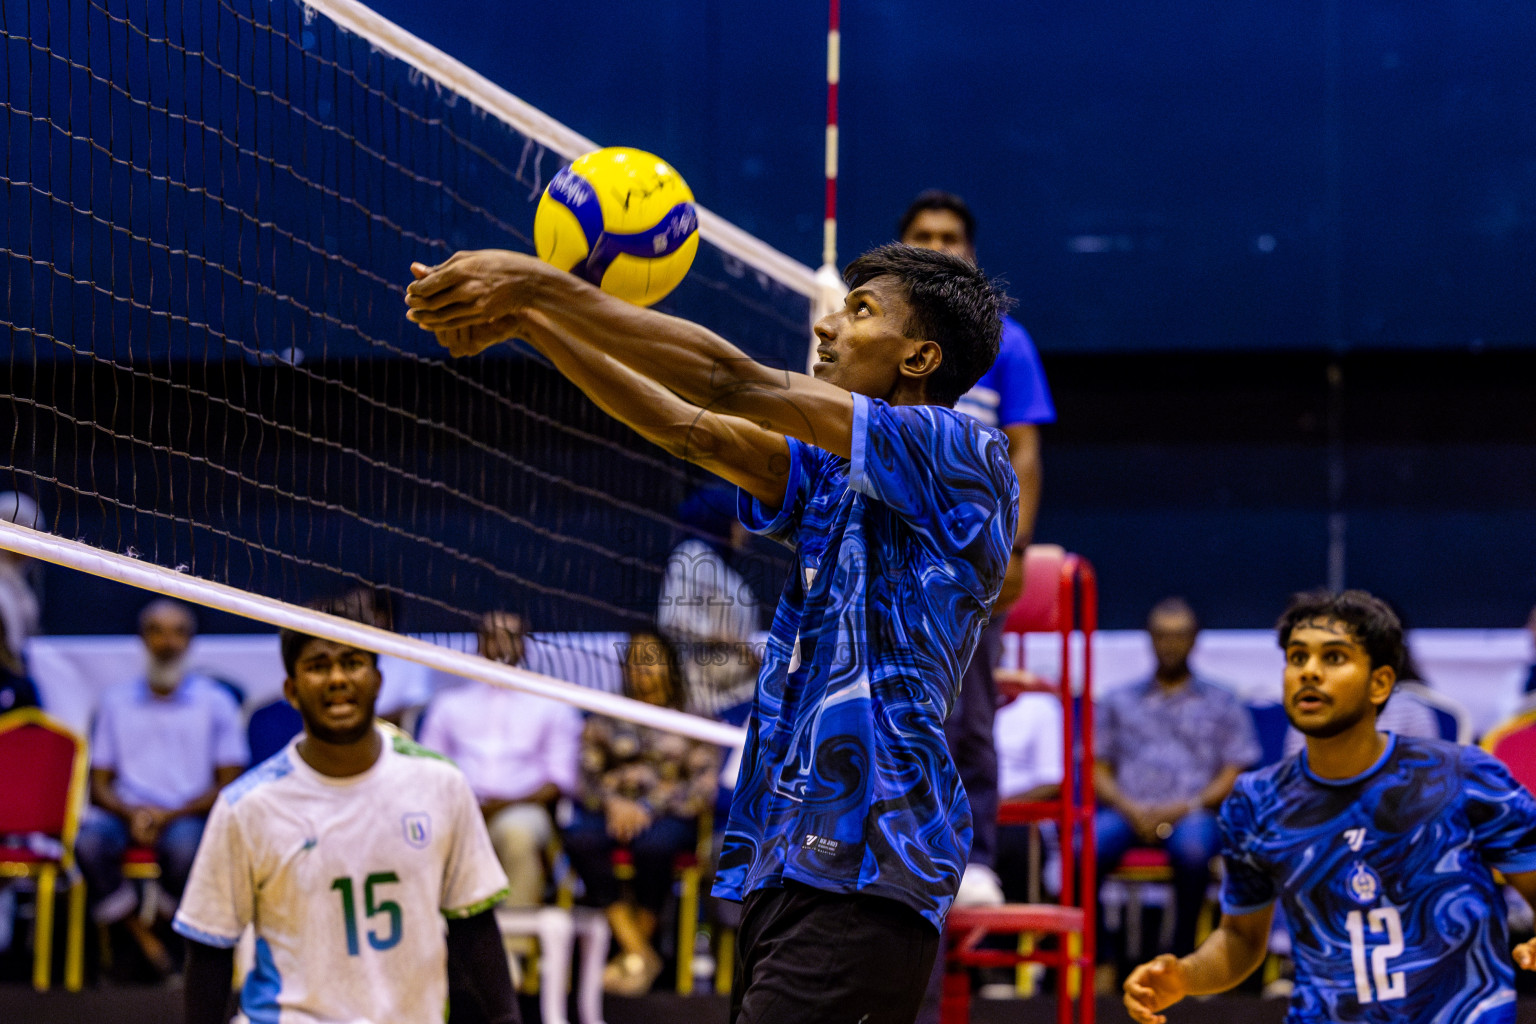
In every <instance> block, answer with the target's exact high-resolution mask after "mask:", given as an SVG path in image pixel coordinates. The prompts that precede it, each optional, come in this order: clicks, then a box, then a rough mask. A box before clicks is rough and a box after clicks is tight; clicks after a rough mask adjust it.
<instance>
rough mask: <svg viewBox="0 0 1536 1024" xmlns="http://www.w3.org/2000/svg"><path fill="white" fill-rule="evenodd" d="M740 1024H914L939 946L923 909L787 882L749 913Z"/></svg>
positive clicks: (738, 1000) (739, 964) (737, 985)
mask: <svg viewBox="0 0 1536 1024" xmlns="http://www.w3.org/2000/svg"><path fill="white" fill-rule="evenodd" d="M738 936H739V943H738V945H739V954H738V956H737V959H736V976H735V978H734V979H733V984H732V985H731V1024H790V1022H792V1024H815V1022H821V1021H824V1022H826V1024H912V1021H914V1020H915V1019H916V1018H917V1011H918V1009H919V1008H920V1007H921V1006H922V1002H923V991H924V989H926V988H927V985H928V975H929V973H930V972H931V971H932V970H933V959H934V957H935V956H936V955H937V954H938V950H939V932H938V929H936V928H935V927H934V926H933V925H932V924H930V923H929V922H928V920H927V919H926V918H924V917H923V916H922V915H921V914H919V913H918V912H917V911H915V910H913V909H912V908H911V907H908V906H907V905H906V904H904V903H898V902H897V901H896V900H891V899H886V898H884V897H882V896H863V895H859V894H857V893H852V894H845V893H836V892H825V891H823V890H821V889H813V888H811V887H810V886H808V885H802V884H800V883H798V882H787V883H785V886H784V888H782V889H759V890H758V891H756V892H754V893H752V894H751V895H749V896H748V897H747V899H746V903H745V904H744V906H743V908H742V917H741V928H740V930H739V932H738Z"/></svg>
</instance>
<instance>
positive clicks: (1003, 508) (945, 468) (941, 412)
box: [848, 395, 1019, 605]
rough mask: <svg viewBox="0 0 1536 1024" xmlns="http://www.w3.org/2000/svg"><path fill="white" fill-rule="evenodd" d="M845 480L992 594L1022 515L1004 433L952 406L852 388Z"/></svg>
mask: <svg viewBox="0 0 1536 1024" xmlns="http://www.w3.org/2000/svg"><path fill="white" fill-rule="evenodd" d="M848 486H849V487H851V488H853V489H854V490H856V491H858V492H859V493H861V494H863V495H865V496H866V497H869V498H873V499H874V500H876V501H878V502H881V503H882V504H884V505H886V506H887V507H889V508H890V509H891V510H892V511H894V512H895V513H896V514H897V515H898V516H900V517H901V518H902V519H904V520H906V521H907V523H908V525H910V526H911V527H912V529H913V530H914V531H915V532H916V533H917V534H918V535H919V536H920V537H922V538H923V539H924V540H925V541H926V542H927V543H928V544H929V545H931V547H932V550H934V551H936V552H937V553H939V554H940V555H942V556H945V557H948V558H953V559H955V563H956V564H955V565H954V570H955V571H956V572H957V574H964V575H967V576H968V577H969V578H963V579H961V580H960V582H961V585H962V586H964V587H965V588H966V589H967V590H969V591H970V592H971V593H972V594H974V595H975V596H976V597H977V598H978V599H979V600H983V601H985V602H986V603H987V604H989V605H990V604H991V602H992V601H993V600H995V599H996V597H997V591H998V588H999V587H1000V586H1001V585H1002V573H1003V569H1004V567H1005V566H1006V565H1007V563H1008V552H1009V551H1010V549H1011V548H1012V547H1013V535H1014V527H1015V525H1016V523H1017V521H1018V516H1019V480H1018V477H1017V476H1015V475H1014V472H1013V467H1012V466H1011V465H1010V464H1009V462H1008V445H1007V442H1006V441H1005V440H1004V439H1003V437H1002V435H1000V434H998V433H997V432H995V431H992V430H987V429H985V428H982V427H979V426H977V424H976V423H975V422H973V421H972V420H970V419H968V418H967V417H965V416H962V415H960V414H959V413H956V412H954V411H953V410H951V409H944V408H941V407H939V406H933V405H903V406H891V405H887V404H886V403H884V402H882V401H879V400H878V399H872V398H867V397H865V396H864V395H854V396H853V452H852V460H851V464H850V466H849V469H848ZM961 565H965V566H969V570H968V571H967V570H963V569H961V568H960V566H961Z"/></svg>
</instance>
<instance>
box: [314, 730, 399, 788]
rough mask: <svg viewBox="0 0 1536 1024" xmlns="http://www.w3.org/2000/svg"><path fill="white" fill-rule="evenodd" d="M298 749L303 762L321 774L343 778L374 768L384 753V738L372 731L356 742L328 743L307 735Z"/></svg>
mask: <svg viewBox="0 0 1536 1024" xmlns="http://www.w3.org/2000/svg"><path fill="white" fill-rule="evenodd" d="M295 749H296V750H298V752H299V756H300V757H302V758H303V759H304V763H305V764H307V765H309V766H310V767H311V768H313V769H314V770H315V771H317V772H319V773H320V774H321V775H329V776H330V777H331V778H333V779H344V778H347V777H349V776H352V775H361V774H362V773H363V772H365V771H367V770H368V769H369V768H372V767H373V766H374V763H375V762H376V761H378V759H379V755H380V754H382V753H383V752H384V737H383V736H382V735H380V733H379V730H377V729H369V730H368V735H366V736H364V737H363V738H362V739H360V740H358V741H357V742H356V743H327V742H326V741H325V740H322V739H317V738H315V737H314V736H312V735H309V734H308V733H306V734H305V735H304V737H303V738H302V739H300V740H299V742H298V745H297V746H296V747H295Z"/></svg>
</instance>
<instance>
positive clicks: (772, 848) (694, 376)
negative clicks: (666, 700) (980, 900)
mask: <svg viewBox="0 0 1536 1024" xmlns="http://www.w3.org/2000/svg"><path fill="white" fill-rule="evenodd" d="M412 272H413V273H414V274H415V275H416V276H417V278H418V280H417V281H416V282H415V283H414V284H412V285H411V287H410V289H409V290H408V292H407V303H408V305H409V306H410V307H411V311H410V313H409V314H408V315H409V316H410V318H411V319H412V320H413V321H415V322H416V323H417V324H418V325H419V326H421V327H423V328H424V329H427V330H432V331H434V332H435V333H436V334H437V336H438V340H439V341H440V342H441V343H442V344H444V345H446V346H447V347H448V348H449V349H450V351H452V352H454V353H455V354H459V355H467V354H472V353H474V352H478V351H480V350H482V349H484V348H486V347H488V346H489V345H492V344H495V343H497V342H499V341H502V340H504V339H506V338H508V337H510V336H512V335H514V334H515V335H517V336H518V337H520V338H523V339H525V340H527V341H528V342H529V343H531V344H532V345H533V346H534V347H535V348H537V349H538V350H539V351H540V352H542V353H543V354H544V355H545V356H547V357H548V358H549V359H550V360H551V362H553V363H554V365H555V366H556V368H557V369H559V370H560V371H561V372H562V373H563V374H565V375H566V376H567V377H568V378H569V379H570V380H571V381H572V382H573V383H575V384H576V385H577V386H578V387H580V388H581V389H582V390H583V391H584V392H586V394H587V395H588V396H589V397H591V398H592V399H593V400H594V401H595V402H596V403H597V404H598V405H599V406H600V407H602V408H603V409H605V410H606V411H608V412H609V413H610V414H612V415H614V416H615V417H616V418H618V419H620V420H621V421H623V422H625V423H627V424H628V425H630V426H631V427H633V428H634V429H635V430H637V431H638V432H639V433H640V434H642V435H643V436H645V437H647V438H648V439H650V440H652V441H653V442H655V443H657V444H659V445H661V446H662V447H664V448H666V449H667V450H668V451H671V452H673V453H674V454H677V455H679V456H682V457H684V458H687V459H689V460H691V461H693V462H696V463H698V464H700V465H702V466H704V467H706V468H708V469H710V470H711V471H713V472H715V473H717V474H718V475H720V476H722V477H724V478H725V479H726V480H729V481H731V482H732V483H735V484H736V485H737V486H738V487H740V488H741V490H742V492H743V493H742V498H741V508H740V511H741V516H742V519H743V521H744V522H745V523H746V524H747V526H748V527H749V528H752V529H755V530H757V531H759V532H761V533H764V534H767V535H769V536H772V537H774V538H776V539H778V540H780V541H782V542H784V543H785V544H787V545H789V546H790V547H791V548H792V549H793V550H794V551H795V554H796V561H797V564H796V566H795V568H794V569H793V570H792V572H791V575H790V578H789V580H788V581H787V583H786V585H785V588H784V592H783V594H782V596H781V597H780V600H779V605H778V609H777V611H776V613H775V616H774V622H773V628H772V630H771V633H770V637H769V641H768V645H767V649H766V651H765V653H764V657H763V668H762V672H761V675H760V676H759V681H758V690H757V697H756V701H755V706H754V709H753V714H752V718H751V720H750V723H749V725H748V731H747V742H746V749H745V752H744V757H743V763H742V769H741V780H740V782H739V783H738V785H737V788H736V799H735V801H734V803H733V806H732V810H731V816H730V822H729V824H728V826H727V830H726V839H725V847H724V852H723V853H722V856H721V862H720V869H719V874H718V877H717V881H716V884H715V893H716V895H718V896H721V897H724V898H727V899H740V900H743V901H744V902H745V907H744V911H743V920H742V926H741V929H740V941H741V955H740V962H739V967H738V973H737V978H736V985H735V986H734V992H733V997H732V1014H731V1016H732V1019H733V1020H734V1021H738V1022H751V1024H758V1022H764V1021H780V1020H795V1021H823V1020H824V1021H829V1022H831V1021H838V1022H845V1021H857V1020H861V1019H862V1020H864V1021H867V1022H868V1024H879V1022H891V1024H896V1022H903V1024H905V1022H910V1021H911V1020H912V1019H913V1017H914V1016H915V1014H916V1012H917V1008H918V1004H919V1002H920V1001H921V998H922V994H923V989H924V987H925V985H926V982H927V980H928V974H929V970H930V969H931V966H932V963H933V958H934V956H935V953H936V951H937V947H938V930H939V928H940V927H941V926H942V924H943V920H944V916H945V914H946V912H947V911H948V909H949V907H950V905H951V903H952V902H953V900H954V897H955V893H956V890H957V889H958V887H959V883H960V875H961V872H962V870H963V869H964V865H965V860H966V854H967V852H968V849H969V847H970V842H971V812H970V808H969V806H968V804H967V802H966V799H965V793H964V791H963V790H962V788H961V786H960V781H959V777H958V775H957V773H956V771H955V767H954V764H953V761H952V760H951V758H950V756H949V752H948V749H947V747H946V745H945V741H944V731H943V723H944V718H945V716H946V715H947V714H948V712H949V710H950V707H951V706H952V705H953V703H954V700H955V694H956V690H957V687H958V683H959V679H960V673H961V671H962V670H963V669H964V667H965V665H966V664H967V662H968V661H969V660H970V658H971V654H972V652H973V650H974V649H975V646H976V641H977V637H978V636H979V634H980V632H981V628H982V626H983V625H984V623H985V622H986V618H987V615H988V612H989V611H990V609H991V607H992V605H993V603H994V602H995V601H996V599H997V596H998V593H999V591H1000V590H1001V587H1002V582H1003V574H1004V571H1005V567H1006V564H1007V559H1008V551H1009V548H1010V547H1011V545H1012V542H1013V538H1014V533H1015V523H1016V515H1017V504H1018V493H1017V488H1018V485H1017V480H1016V478H1015V475H1014V473H1013V470H1012V467H1011V466H1010V465H1009V463H1008V457H1007V448H1006V443H1005V442H1004V440H1003V438H1002V436H1001V435H1000V434H998V433H997V432H996V431H994V430H989V429H987V428H985V427H982V426H980V425H979V424H977V423H976V422H975V421H973V420H971V419H970V418H969V417H966V416H963V415H961V414H959V413H956V412H955V411H954V410H953V408H952V406H953V404H954V403H955V401H956V400H958V399H959V397H960V396H961V395H963V394H964V393H965V392H966V391H967V390H969V389H970V387H971V386H972V385H973V384H974V383H975V382H976V380H977V379H978V378H979V377H980V376H981V374H982V373H983V372H984V371H985V370H986V369H987V368H988V367H989V366H990V365H991V364H992V362H993V360H994V359H995V357H996V355H997V346H998V338H999V334H1000V327H1001V315H1002V312H1003V306H1002V304H1003V301H1004V300H1003V299H1002V297H1001V296H1000V295H999V294H998V292H997V291H996V290H995V289H994V288H993V286H992V285H991V283H990V282H989V281H988V280H987V278H986V276H985V275H984V274H982V273H981V272H980V271H979V270H978V269H977V268H976V267H975V266H974V265H973V264H972V263H970V262H968V261H966V260H963V259H959V258H956V257H952V256H949V255H946V254H943V253H936V252H930V251H927V250H922V249H915V248H912V247H910V246H903V245H891V246H884V247H881V248H879V249H876V250H873V251H872V252H869V253H866V254H865V255H864V256H861V257H860V258H859V259H857V260H855V261H854V262H853V263H852V264H850V265H849V266H848V268H847V270H846V271H845V279H846V281H847V282H848V284H849V286H850V288H851V289H852V290H851V291H850V292H849V294H848V297H847V298H846V300H845V301H844V304H843V307H842V308H841V309H840V310H838V311H836V312H833V313H831V314H829V315H828V316H826V317H824V318H822V319H821V320H820V321H819V322H818V323H817V324H816V336H817V341H818V348H817V353H818V357H819V358H818V361H817V363H816V364H815V366H814V368H813V372H812V374H811V375H803V374H796V373H786V372H784V371H782V370H775V369H772V368H770V367H766V366H763V365H761V364H759V363H757V362H755V361H753V360H751V359H749V358H748V357H747V356H746V355H745V354H743V353H742V352H741V351H740V350H739V349H737V348H735V347H734V346H733V345H731V344H730V343H728V342H726V341H725V340H723V339H721V338H719V337H718V336H716V335H714V334H712V333H711V332H709V331H707V330H705V329H704V328H702V327H699V326H698V325H696V324H692V323H689V322H687V321H683V320H678V319H676V318H673V317H668V316H664V315H662V314H660V313H657V312H654V311H650V310H644V309H639V308H637V307H634V306H630V305H628V304H626V303H624V302H622V301H620V300H617V299H614V298H612V297H611V296H607V295H604V294H602V293H601V292H599V291H598V290H597V289H595V288H592V287H591V286H589V285H587V284H586V283H584V282H582V281H580V280H579V279H577V278H575V277H573V276H571V275H568V274H565V273H562V272H560V271H556V270H553V269H552V268H550V267H548V266H547V265H545V264H542V263H539V262H538V261H537V260H534V259H532V258H530V257H526V256H521V255H519V254H515V253H508V252H501V251H487V252H479V253H460V254H457V255H455V256H454V257H452V258H450V259H449V260H448V261H447V262H446V263H444V264H441V265H439V266H437V267H431V268H429V267H425V266H421V265H419V264H418V265H415V266H413V267H412Z"/></svg>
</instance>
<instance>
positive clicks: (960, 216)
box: [896, 189, 1056, 1020]
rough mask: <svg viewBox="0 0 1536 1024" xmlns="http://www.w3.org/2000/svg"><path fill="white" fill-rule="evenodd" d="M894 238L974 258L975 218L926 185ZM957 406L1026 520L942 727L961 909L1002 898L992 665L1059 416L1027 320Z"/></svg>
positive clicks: (1006, 333) (1009, 321) (1006, 322)
mask: <svg viewBox="0 0 1536 1024" xmlns="http://www.w3.org/2000/svg"><path fill="white" fill-rule="evenodd" d="M896 237H897V238H899V239H901V240H902V241H903V242H905V243H906V244H907V245H915V246H918V247H919V248H923V249H934V250H936V251H938V252H947V253H949V254H950V255H951V256H959V257H960V258H961V259H965V260H970V261H971V262H972V263H975V262H976V216H975V214H973V213H972V212H971V208H970V207H969V206H967V205H966V203H965V200H964V199H961V198H960V197H959V196H957V195H955V194H954V193H953V192H944V191H941V190H939V189H929V190H928V191H926V192H923V193H920V194H919V195H918V197H917V198H916V199H914V200H912V203H911V205H909V206H908V207H907V210H906V212H905V213H903V214H902V215H901V220H900V221H898V222H897V224H896ZM955 409H956V410H957V411H959V412H963V413H965V414H966V415H968V416H970V417H972V418H973V419H975V420H976V422H978V423H980V424H981V425H982V426H984V427H991V428H993V429H995V430H1001V431H1002V432H1003V436H1004V437H1006V438H1007V439H1008V461H1009V463H1010V464H1012V466H1013V471H1014V473H1015V474H1016V475H1017V476H1018V478H1019V519H1018V524H1017V525H1016V526H1015V528H1014V538H1013V551H1012V555H1011V557H1010V559H1009V563H1008V575H1007V577H1006V578H1005V580H1004V583H1003V593H1002V595H1001V596H1000V597H999V598H998V602H997V606H996V607H995V608H993V609H992V621H991V622H990V623H988V625H987V628H986V629H985V630H983V631H982V634H981V640H980V641H978V643H977V647H976V654H975V656H974V657H972V658H971V663H970V665H969V666H967V667H966V670H965V676H964V678H963V679H962V680H961V684H960V699H959V700H958V701H957V702H956V703H955V709H954V710H953V711H952V712H950V715H949V718H948V719H947V720H946V721H945V723H944V732H945V734H946V736H948V738H949V751H950V753H951V754H952V755H953V756H954V759H955V764H956V766H957V767H958V768H959V770H960V781H961V783H963V784H964V786H965V795H966V797H967V799H969V800H970V802H971V814H972V817H973V818H974V819H975V821H974V828H975V836H974V838H973V839H972V841H971V856H970V860H969V862H968V863H967V864H966V866H965V875H964V877H963V878H962V879H961V880H960V894H959V896H958V897H957V902H959V904H960V905H961V906H966V905H988V904H998V903H1001V902H1003V891H1002V887H1001V885H1000V884H999V881H998V878H997V875H996V873H995V872H994V870H993V869H994V867H995V862H996V860H997V805H998V797H997V745H996V740H995V739H994V735H993V719H994V718H995V716H996V714H997V683H996V681H995V680H994V679H993V677H992V671H993V668H994V667H995V666H996V665H997V662H998V659H999V657H1001V655H1002V644H1003V622H1004V620H1005V619H1006V618H1007V617H1008V608H1009V606H1010V605H1012V604H1013V602H1014V601H1015V600H1016V599H1017V598H1018V596H1019V593H1020V591H1021V590H1022V589H1023V585H1024V549H1025V548H1027V547H1028V546H1029V542H1030V539H1031V538H1032V537H1033V536H1034V532H1035V513H1036V512H1037V511H1038V510H1039V508H1040V425H1041V424H1044V423H1052V422H1054V421H1055V419H1056V407H1055V405H1054V404H1052V402H1051V389H1050V388H1049V387H1048V386H1047V385H1046V382H1045V371H1044V370H1043V369H1042V368H1041V366H1040V356H1039V354H1038V353H1037V352H1036V351H1035V343H1034V342H1033V341H1031V340H1030V337H1029V334H1028V333H1027V332H1026V331H1025V330H1024V327H1023V325H1022V324H1020V323H1019V322H1018V321H1017V320H1015V319H1014V318H1013V317H1011V316H1006V315H1005V316H1004V317H1003V335H1002V341H1001V343H1000V344H999V347H998V353H997V359H996V361H994V362H993V363H992V365H991V366H990V367H989V368H988V369H987V372H986V373H984V374H982V375H981V379H980V380H978V381H977V382H976V383H975V384H974V385H972V386H971V389H970V390H969V391H967V392H966V393H965V394H963V395H961V396H960V401H958V402H956V403H955ZM942 980H943V979H942V971H935V972H934V977H933V983H932V985H931V986H930V991H929V1003H930V1004H931V1005H930V1007H929V1010H930V1014H929V1016H931V1018H932V1019H934V1020H937V1019H938V1016H937V1014H938V1001H939V992H940V989H941V985H942Z"/></svg>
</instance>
